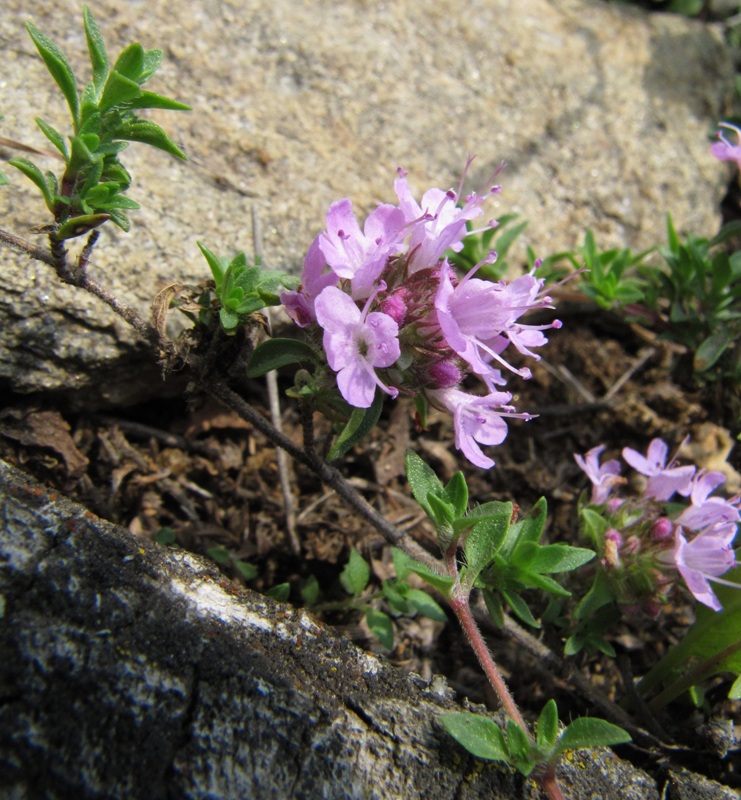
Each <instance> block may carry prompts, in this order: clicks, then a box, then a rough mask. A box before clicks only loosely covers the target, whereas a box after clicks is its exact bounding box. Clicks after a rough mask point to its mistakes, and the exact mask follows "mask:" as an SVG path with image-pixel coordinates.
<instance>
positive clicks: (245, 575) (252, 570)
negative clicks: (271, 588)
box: [234, 560, 272, 596]
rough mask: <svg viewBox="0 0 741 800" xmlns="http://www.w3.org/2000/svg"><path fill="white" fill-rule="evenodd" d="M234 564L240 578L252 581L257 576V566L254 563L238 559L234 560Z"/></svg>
mask: <svg viewBox="0 0 741 800" xmlns="http://www.w3.org/2000/svg"><path fill="white" fill-rule="evenodd" d="M234 566H235V568H236V570H237V572H238V573H239V575H240V577H241V578H242V580H245V581H252V580H254V579H255V578H256V577H257V574H258V570H257V567H256V566H255V565H254V564H250V563H249V561H239V560H238V561H235V562H234ZM271 596H272V595H271Z"/></svg>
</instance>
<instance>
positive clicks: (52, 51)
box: [26, 22, 80, 124]
mask: <svg viewBox="0 0 741 800" xmlns="http://www.w3.org/2000/svg"><path fill="white" fill-rule="evenodd" d="M26 30H27V31H28V35H29V36H30V37H31V39H33V43H34V44H35V45H36V49H37V50H38V51H39V54H40V55H41V58H42V59H43V60H44V63H45V64H46V67H47V69H48V70H49V72H50V73H51V76H52V78H54V80H55V81H56V83H57V86H59V88H60V90H61V92H62V94H63V95H64V98H65V100H66V101H67V105H68V106H69V110H70V113H71V114H72V120H73V121H74V123H75V124H77V120H78V117H79V111H80V109H79V98H78V96H77V80H76V79H75V73H74V72H73V71H72V67H70V65H69V63H68V61H67V59H66V58H65V57H64V54H63V53H62V51H61V50H60V49H59V48H58V47H57V46H56V45H55V44H54V42H52V40H51V39H49V38H48V37H47V36H45V35H44V34H43V33H42V32H41V31H40V30H39V29H38V28H37V27H36V26H35V25H34V24H33V23H32V22H27V23H26Z"/></svg>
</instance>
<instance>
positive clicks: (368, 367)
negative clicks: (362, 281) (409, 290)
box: [314, 284, 401, 408]
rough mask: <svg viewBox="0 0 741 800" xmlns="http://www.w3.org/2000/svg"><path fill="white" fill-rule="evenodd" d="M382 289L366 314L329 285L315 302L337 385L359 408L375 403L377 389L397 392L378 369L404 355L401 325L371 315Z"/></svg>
mask: <svg viewBox="0 0 741 800" xmlns="http://www.w3.org/2000/svg"><path fill="white" fill-rule="evenodd" d="M385 288H386V287H385V285H383V284H382V288H381V287H379V289H377V290H376V291H375V292H374V293H373V294H372V295H371V296H370V297H369V298H368V300H367V302H366V304H365V307H364V308H363V310H362V312H361V311H360V309H358V307H357V306H356V305H355V302H354V301H353V300H352V299H351V298H350V296H349V295H347V294H345V292H343V291H341V290H340V289H338V288H337V287H336V286H328V287H327V288H326V289H324V291H323V292H322V293H321V294H320V295H319V297H317V299H316V302H315V303H314V308H315V310H316V318H317V321H318V322H319V324H320V325H321V326H322V328H324V339H323V344H324V349H325V351H326V353H327V362H328V363H329V366H330V367H331V368H332V369H333V370H334V371H335V372H337V386H338V387H339V390H340V393H341V394H342V396H343V397H344V398H345V400H347V402H348V403H350V405H351V406H355V407H356V408H368V407H369V406H370V405H371V404H372V403H373V397H374V395H375V393H376V386H378V387H380V388H381V390H382V391H384V392H386V394H389V395H391V396H392V397H397V396H398V394H399V392H398V390H397V389H395V388H393V387H390V386H386V385H385V384H384V383H383V382H382V381H381V379H380V378H379V377H378V375H377V374H376V368H377V367H380V368H382V369H383V368H385V367H390V366H391V365H392V364H393V363H394V362H395V361H396V360H397V359H398V358H399V355H400V354H401V350H400V347H399V339H398V338H397V337H398V334H399V326H398V325H397V324H396V322H394V320H393V319H391V317H389V316H388V314H382V313H381V312H379V311H373V312H371V313H370V314H369V313H368V308H369V306H370V304H371V302H372V301H373V300H374V299H375V296H376V294H378V291H382V290H383V289H385Z"/></svg>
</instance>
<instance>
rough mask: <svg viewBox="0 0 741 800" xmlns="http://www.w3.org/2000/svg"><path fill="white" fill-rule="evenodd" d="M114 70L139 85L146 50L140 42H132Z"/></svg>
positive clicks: (122, 53)
mask: <svg viewBox="0 0 741 800" xmlns="http://www.w3.org/2000/svg"><path fill="white" fill-rule="evenodd" d="M160 60H161V59H160ZM113 69H114V71H116V72H118V73H119V74H120V75H123V76H124V77H125V78H128V79H129V80H130V81H133V82H134V83H136V84H137V85H138V84H139V78H140V77H141V74H142V71H143V69H144V48H143V47H142V46H141V45H140V44H139V42H132V43H131V44H130V45H129V46H128V47H126V48H124V49H123V50H122V51H121V55H119V57H118V58H117V59H116V63H115V64H114V65H113Z"/></svg>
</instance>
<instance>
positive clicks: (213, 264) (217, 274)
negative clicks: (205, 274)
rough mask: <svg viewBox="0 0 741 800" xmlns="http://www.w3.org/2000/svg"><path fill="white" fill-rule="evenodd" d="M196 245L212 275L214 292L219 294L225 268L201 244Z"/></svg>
mask: <svg viewBox="0 0 741 800" xmlns="http://www.w3.org/2000/svg"><path fill="white" fill-rule="evenodd" d="M196 244H197V245H198V248H199V249H200V251H201V253H203V257H204V258H205V259H206V261H207V262H208V266H209V267H210V268H211V274H212V275H213V278H214V283H215V284H216V292H217V293H221V287H222V286H223V285H224V275H225V273H226V267H225V266H224V264H222V262H221V259H219V258H218V257H217V256H216V255H214V254H213V253H212V252H211V251H210V250H209V249H208V247H206V245H205V244H203V242H196Z"/></svg>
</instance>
